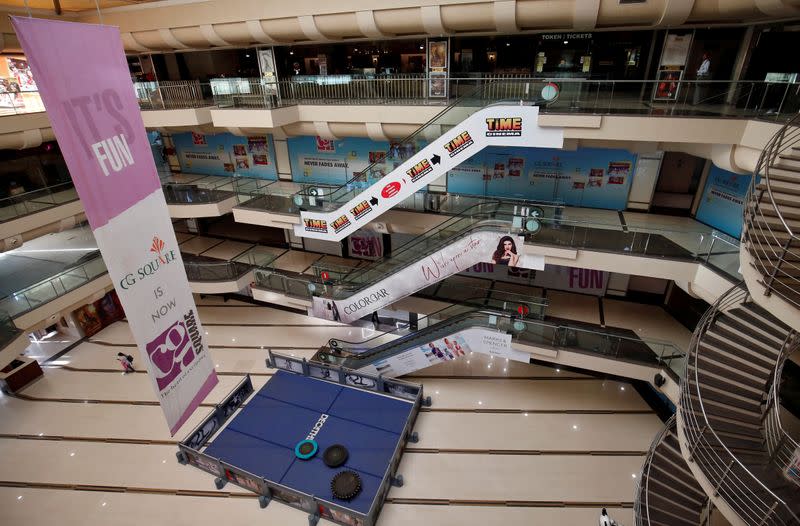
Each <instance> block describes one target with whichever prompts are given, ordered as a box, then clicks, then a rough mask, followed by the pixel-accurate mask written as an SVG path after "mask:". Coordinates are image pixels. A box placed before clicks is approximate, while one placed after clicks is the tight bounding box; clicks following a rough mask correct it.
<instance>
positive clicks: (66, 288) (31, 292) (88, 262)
mask: <svg viewBox="0 0 800 526" xmlns="http://www.w3.org/2000/svg"><path fill="white" fill-rule="evenodd" d="M107 272H108V270H107V269H106V265H105V263H104V262H103V258H102V257H100V251H99V250H98V251H96V252H94V253H92V255H91V256H89V257H85V258H84V261H83V262H82V263H80V264H78V265H75V266H73V267H70V268H68V269H66V270H64V271H62V272H59V273H58V274H56V275H55V276H51V277H49V278H47V279H45V280H42V281H40V282H39V283H36V284H34V285H31V286H29V287H25V288H24V289H22V290H19V291H17V292H14V293H13V294H10V295H8V296H6V297H4V298H2V299H0V311H3V312H6V313H8V315H9V316H12V317H16V316H19V315H20V314H24V313H25V312H28V311H31V310H33V309H35V308H37V307H40V306H42V305H44V304H45V303H48V302H50V301H53V300H54V299H56V298H58V297H60V296H63V295H64V294H67V293H68V292H71V291H73V290H75V289H77V288H78V287H80V286H82V285H85V284H86V283H88V282H90V281H92V280H94V279H95V278H97V277H99V276H102V275H103V274H105V273H107Z"/></svg>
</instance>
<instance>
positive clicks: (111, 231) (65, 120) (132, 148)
mask: <svg viewBox="0 0 800 526" xmlns="http://www.w3.org/2000/svg"><path fill="white" fill-rule="evenodd" d="M12 22H13V24H14V29H15V30H16V33H17V36H18V37H19V40H20V42H21V43H22V47H23V49H24V50H25V54H26V55H27V58H28V60H29V62H30V66H31V70H32V71H33V75H34V77H35V78H36V81H37V84H38V86H39V90H40V92H41V95H42V99H43V100H44V103H45V105H46V107H47V116H48V117H49V119H50V123H51V125H52V127H53V131H54V132H55V135H56V138H57V139H58V144H59V146H60V147H61V151H62V152H63V154H64V158H65V159H66V162H67V166H68V167H69V171H70V174H71V175H72V180H73V181H74V183H75V188H76V189H77V190H78V195H79V196H80V198H81V201H82V202H83V206H84V209H85V210H86V217H87V219H88V220H89V225H90V226H91V228H92V231H93V232H94V236H95V239H96V240H97V246H98V247H99V248H100V252H101V254H102V255H103V260H104V261H105V263H106V267H107V268H108V274H109V276H110V277H111V279H112V282H113V283H114V288H115V289H116V291H117V295H118V296H119V299H120V302H121V304H122V307H123V309H124V310H125V314H126V316H127V319H128V325H129V326H130V328H131V332H132V333H133V337H134V339H135V340H136V344H137V346H138V347H139V352H140V354H141V357H142V361H143V362H144V363H145V364H147V369H148V371H149V376H150V380H151V383H152V385H153V390H154V391H155V392H156V397H157V399H158V401H159V403H160V404H161V407H162V409H163V411H164V415H165V417H166V420H167V424H168V426H169V429H170V433H172V434H173V435H174V434H175V432H176V431H177V430H178V429H179V428H180V427H181V425H183V423H184V422H185V421H186V420H187V419H188V418H189V417H190V416H191V414H192V413H193V412H194V410H195V409H196V408H197V407H198V406H199V405H200V403H201V402H202V401H203V399H204V398H205V397H206V395H208V393H209V392H211V390H212V389H213V388H214V386H215V385H216V384H217V376H216V374H215V372H214V362H213V360H212V359H211V356H210V354H209V350H208V344H207V342H206V339H205V337H204V335H205V332H204V331H203V327H202V325H201V323H200V319H199V318H198V316H197V307H196V306H195V303H194V298H193V297H192V291H191V289H190V288H189V282H188V280H187V278H186V271H185V270H184V267H183V260H182V258H181V253H180V250H179V249H178V241H177V240H176V239H175V232H174V230H173V229H172V222H171V220H170V217H169V212H168V211H167V204H166V201H165V200H164V194H163V192H162V191H161V182H160V180H159V178H158V174H157V172H156V166H155V163H154V161H153V155H152V153H151V150H150V145H149V143H148V140H147V135H146V132H145V129H144V124H143V123H142V117H141V113H140V111H139V105H138V103H137V101H136V97H135V95H134V90H133V87H132V86H131V79H130V73H129V72H128V63H127V60H126V58H125V53H124V51H123V49H122V41H121V40H120V33H119V29H118V28H117V27H113V26H99V25H91V24H78V23H73V22H62V21H58V20H43V19H37V18H21V17H12ZM76 71H80V72H81V74H80V75H75V72H76ZM65 79H69V82H66V81H65Z"/></svg>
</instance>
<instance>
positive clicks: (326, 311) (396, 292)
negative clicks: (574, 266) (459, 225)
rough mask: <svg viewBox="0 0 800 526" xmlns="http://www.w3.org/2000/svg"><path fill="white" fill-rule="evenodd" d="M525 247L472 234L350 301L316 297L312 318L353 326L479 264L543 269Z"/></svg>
mask: <svg viewBox="0 0 800 526" xmlns="http://www.w3.org/2000/svg"><path fill="white" fill-rule="evenodd" d="M523 244H524V237H523V236H511V235H508V234H506V233H503V232H492V231H488V230H482V231H479V232H474V233H471V234H469V235H467V236H465V237H462V238H460V239H457V240H455V241H453V242H452V243H450V244H448V245H445V246H444V247H442V248H441V249H439V251H437V252H435V253H433V254H430V255H428V256H425V257H424V258H422V259H420V260H419V261H417V262H413V263H411V264H409V265H408V266H406V267H405V268H403V269H401V270H399V271H398V272H395V273H393V274H389V275H388V276H386V277H385V278H383V279H382V280H380V281H378V282H377V283H375V284H373V285H372V286H369V287H366V288H364V289H361V290H360V291H358V292H356V293H355V294H353V295H352V296H350V297H348V298H344V299H337V300H333V299H329V298H321V297H317V296H315V297H314V298H313V301H312V306H311V315H312V316H316V317H317V318H325V319H328V320H333V321H341V322H344V323H351V322H353V321H356V320H358V319H361V318H363V317H364V316H367V315H369V314H371V313H373V312H375V311H376V310H378V309H381V308H383V307H386V306H387V305H390V304H392V303H394V302H395V301H398V300H400V299H403V298H405V297H406V296H409V295H411V294H413V293H415V292H417V291H418V290H422V289H424V288H425V287H429V286H430V285H433V284H434V283H437V282H439V281H441V280H443V279H445V278H448V277H450V276H452V275H453V274H457V273H459V272H464V271H466V270H467V269H469V268H470V267H472V266H473V265H476V264H477V263H492V264H494V265H502V266H505V267H509V268H512V267H515V268H531V269H535V270H541V269H543V268H544V256H538V255H533V254H529V255H523V254H522V253H521V252H522V246H523Z"/></svg>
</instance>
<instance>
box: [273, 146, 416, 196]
mask: <svg viewBox="0 0 800 526" xmlns="http://www.w3.org/2000/svg"><path fill="white" fill-rule="evenodd" d="M287 143H288V145H289V158H290V160H291V165H292V179H293V180H294V181H295V182H298V183H305V182H309V183H324V184H334V185H342V184H345V183H346V182H347V181H348V180H350V179H352V178H353V176H354V174H356V173H359V172H362V171H364V170H365V169H366V168H367V167H369V166H372V167H371V169H370V172H371V173H370V174H369V175H370V179H372V180H377V179H380V178H381V177H383V176H384V175H386V174H387V173H389V172H391V171H392V170H394V169H395V168H396V167H397V166H400V164H401V163H402V162H403V161H405V160H406V159H408V158H409V157H411V156H412V155H414V154H415V153H417V151H418V150H419V149H421V148H423V147H424V146H425V144H424V143H420V144H416V143H415V144H399V143H391V144H390V143H388V142H385V141H373V140H372V139H367V138H363V137H346V138H343V139H336V140H327V139H322V138H320V137H310V136H302V137H290V138H289V139H288V141H287ZM390 149H391V153H390V155H389V159H387V158H386V152H388V151H390ZM370 183H371V181H370Z"/></svg>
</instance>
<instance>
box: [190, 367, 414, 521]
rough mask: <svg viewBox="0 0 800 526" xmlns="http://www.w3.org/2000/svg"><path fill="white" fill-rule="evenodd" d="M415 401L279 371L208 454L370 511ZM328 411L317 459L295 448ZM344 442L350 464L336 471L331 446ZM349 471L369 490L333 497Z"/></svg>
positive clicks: (216, 440) (360, 509)
mask: <svg viewBox="0 0 800 526" xmlns="http://www.w3.org/2000/svg"><path fill="white" fill-rule="evenodd" d="M412 408H413V404H412V403H411V402H406V401H404V400H398V399H394V398H389V397H387V396H382V395H380V394H377V393H371V392H369V391H364V390H361V389H356V388H352V387H347V386H344V385H341V384H333V383H330V382H326V381H324V380H318V379H314V378H309V377H305V376H302V375H298V374H293V373H290V372H286V371H278V372H277V373H276V374H275V375H274V376H273V377H272V378H271V379H270V380H269V382H267V383H266V385H264V387H263V388H261V390H260V391H259V392H258V393H256V395H255V396H254V397H252V398H251V399H250V401H249V402H248V403H247V405H246V406H245V407H244V409H243V410H242V411H241V412H240V413H239V414H238V415H236V417H234V418H233V420H232V421H231V422H230V423H229V424H228V426H227V427H226V428H225V429H223V430H222V431H221V432H220V434H219V435H218V436H217V437H216V438H215V439H214V441H213V443H211V445H209V446H208V448H207V449H206V450H205V453H206V454H208V455H210V456H212V457H216V458H219V459H220V460H222V461H224V462H227V463H228V464H230V465H232V466H235V467H238V468H240V469H243V470H245V471H248V472H250V473H252V474H254V475H257V476H259V477H263V478H265V479H267V480H270V481H273V482H278V483H280V484H283V485H284V486H287V487H290V488H292V489H294V490H297V491H300V492H303V493H306V494H308V495H314V496H316V497H319V498H322V499H326V500H330V501H331V502H335V503H337V504H340V505H342V506H345V507H348V508H350V509H353V510H356V511H359V512H361V513H368V512H369V509H370V506H371V504H372V501H373V500H374V498H375V495H376V494H377V491H378V489H379V487H380V483H381V480H382V478H383V475H384V474H385V473H386V470H387V469H388V467H389V462H390V461H391V458H392V454H393V453H394V451H395V449H396V448H397V445H398V443H399V442H400V439H401V436H400V433H402V431H403V427H404V426H405V423H406V420H407V419H408V417H409V414H410V412H411V410H412ZM322 414H327V415H328V418H327V420H326V421H325V423H324V424H323V425H322V427H321V428H320V430H319V431H318V433H317V435H316V437H315V440H316V441H317V443H318V444H319V452H318V453H317V455H316V456H315V457H314V458H312V459H310V460H300V459H298V458H296V457H295V454H294V448H295V446H296V445H297V443H298V442H300V441H301V440H304V439H305V438H306V436H307V435H308V434H309V433H310V432H311V430H312V428H313V427H314V425H315V424H316V423H317V421H318V420H319V418H320V416H321V415H322ZM333 444H341V445H343V446H345V447H346V448H347V449H348V451H349V457H348V460H347V462H346V463H345V465H344V466H341V467H339V468H329V467H328V466H326V465H325V463H324V462H323V461H322V453H323V452H324V451H325V448H327V447H328V446H331V445H333ZM342 470H352V471H356V472H357V473H358V474H359V475H360V477H361V483H362V491H361V493H360V494H359V495H358V496H357V497H356V498H354V499H353V500H351V501H349V502H345V501H339V500H337V499H334V498H333V496H332V494H331V488H330V482H331V479H332V478H333V476H334V475H335V474H336V473H338V472H340V471H342Z"/></svg>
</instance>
